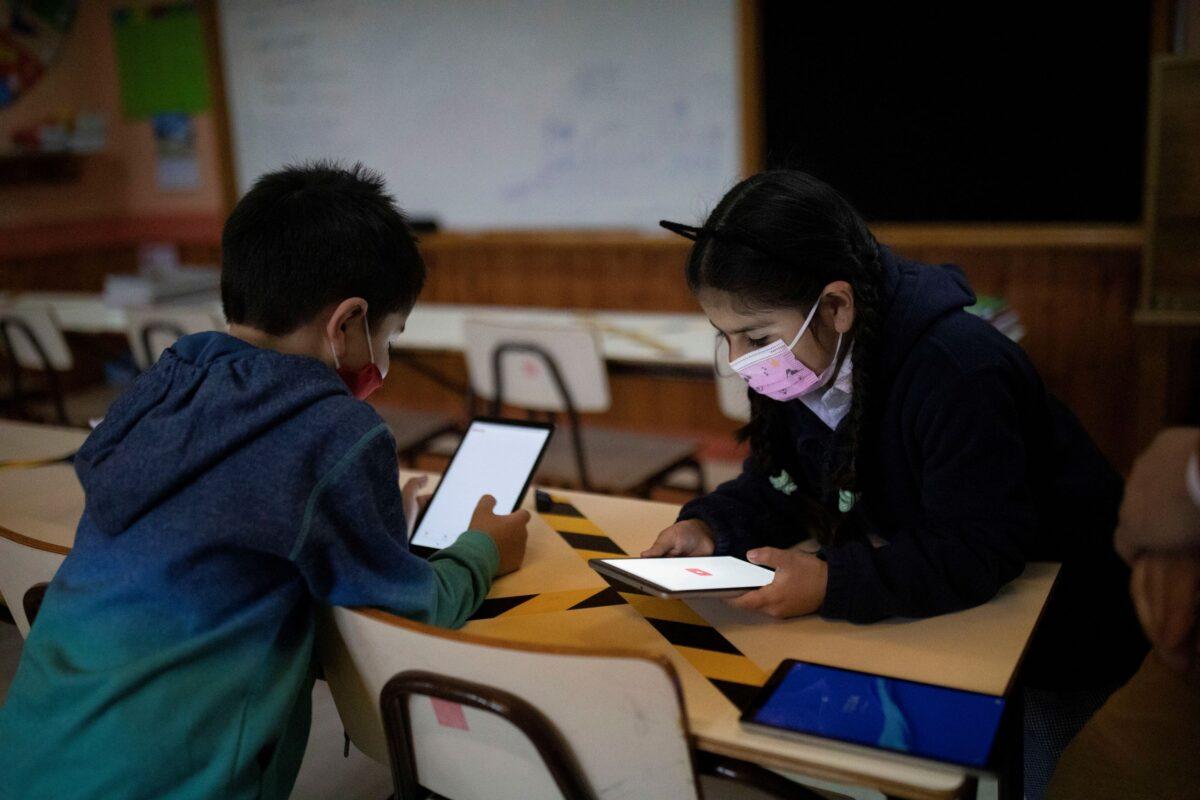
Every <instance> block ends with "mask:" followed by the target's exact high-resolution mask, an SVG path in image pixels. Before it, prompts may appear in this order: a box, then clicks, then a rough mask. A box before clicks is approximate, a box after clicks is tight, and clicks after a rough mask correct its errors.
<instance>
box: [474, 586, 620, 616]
mask: <svg viewBox="0 0 1200 800" xmlns="http://www.w3.org/2000/svg"><path fill="white" fill-rule="evenodd" d="M624 602H625V601H624V600H623V599H621V597H620V595H618V594H617V593H616V592H615V591H613V590H612V589H610V588H604V589H597V588H595V587H592V588H590V589H568V590H566V591H562V592H544V593H542V594H516V595H512V596H511V597H489V598H488V599H486V600H484V601H483V603H481V604H480V606H479V609H478V610H477V611H476V612H475V613H474V614H472V615H471V620H480V619H495V618H496V617H516V616H521V615H523V614H548V613H551V612H554V611H575V610H577V609H580V608H600V607H602V606H619V605H621V604H622V603H624Z"/></svg>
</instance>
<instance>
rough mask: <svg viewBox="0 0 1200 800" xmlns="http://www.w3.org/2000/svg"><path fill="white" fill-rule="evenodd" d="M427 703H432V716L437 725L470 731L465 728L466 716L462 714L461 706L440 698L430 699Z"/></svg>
mask: <svg viewBox="0 0 1200 800" xmlns="http://www.w3.org/2000/svg"><path fill="white" fill-rule="evenodd" d="M429 702H431V703H433V715H434V716H435V717H437V721H438V724H439V725H441V726H442V727H443V728H458V729H459V730H462V731H466V730H470V728H468V727H467V715H466V714H464V713H463V707H462V706H461V705H459V704H458V703H451V702H450V701H449V700H442V699H441V698H440V697H431V698H429Z"/></svg>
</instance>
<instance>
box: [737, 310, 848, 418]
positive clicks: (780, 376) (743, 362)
mask: <svg viewBox="0 0 1200 800" xmlns="http://www.w3.org/2000/svg"><path fill="white" fill-rule="evenodd" d="M820 307H821V301H820V300H817V302H816V303H814V304H813V307H812V311H809V312H808V317H806V318H805V320H804V324H803V325H801V326H800V332H799V333H797V334H796V338H794V339H792V343H791V344H788V343H787V342H785V341H783V339H776V340H775V342H774V343H773V344H768V345H765V346H764V347H760V348H758V349H757V350H754V351H752V352H749V353H746V355H744V356H742V357H741V358H739V359H737V360H736V361H731V362H729V366H730V367H731V368H733V370H734V371H735V372H737V374H739V375H741V376H742V378H743V379H744V380H745V381H746V383H748V384H750V388H751V389H753V390H754V391H756V392H758V393H759V394H761V395H765V396H767V397H769V398H771V399H772V400H781V401H783V400H794V399H795V398H797V397H799V396H800V395H802V394H806V393H808V392H809V391H811V390H812V389H813V388H814V387H816V386H819V385H821V384H823V383H825V382H826V381H828V380H829V377H830V376H831V375H832V374H833V369H834V366H835V365H836V364H837V357H838V353H839V352H840V351H841V349H842V337H841V334H838V340H837V348H836V349H835V350H834V353H833V360H832V361H830V362H829V366H828V367H826V368H825V370H824V371H822V372H821V374H820V375H818V374H817V373H815V372H813V371H812V370H811V369H809V368H808V367H806V366H804V364H803V362H801V361H800V359H798V358H796V354H795V353H793V352H792V348H793V347H795V346H796V343H797V342H799V341H800V337H801V336H803V335H804V332H805V331H806V330H808V326H809V325H811V324H812V321H813V317H815V316H816V315H817V309H818V308H820Z"/></svg>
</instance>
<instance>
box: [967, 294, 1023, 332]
mask: <svg viewBox="0 0 1200 800" xmlns="http://www.w3.org/2000/svg"><path fill="white" fill-rule="evenodd" d="M967 311H970V312H971V313H972V314H974V315H975V316H977V317H979V318H981V319H984V320H987V321H988V322H990V323H992V325H994V326H995V327H996V330H998V331H1000V332H1001V333H1003V334H1004V335H1005V336H1007V337H1008V338H1010V339H1012V340H1013V341H1014V342H1019V341H1021V339H1022V338H1023V337H1024V336H1025V328H1024V326H1023V325H1021V317H1020V315H1018V314H1017V312H1016V310H1015V309H1014V308H1013V307H1012V306H1010V305H1009V304H1008V302H1007V301H1006V300H1005V299H1004V298H1002V297H994V296H991V295H980V296H979V298H978V299H977V300H976V301H975V305H973V306H968V307H967Z"/></svg>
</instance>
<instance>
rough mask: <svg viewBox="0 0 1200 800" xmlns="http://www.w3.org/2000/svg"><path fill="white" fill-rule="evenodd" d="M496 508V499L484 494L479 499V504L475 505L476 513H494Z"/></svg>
mask: <svg viewBox="0 0 1200 800" xmlns="http://www.w3.org/2000/svg"><path fill="white" fill-rule="evenodd" d="M495 508H496V498H494V497H492V496H491V495H490V494H485V495H484V496H483V497H481V498H479V502H478V503H476V504H475V510H476V511H494V510H495Z"/></svg>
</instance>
